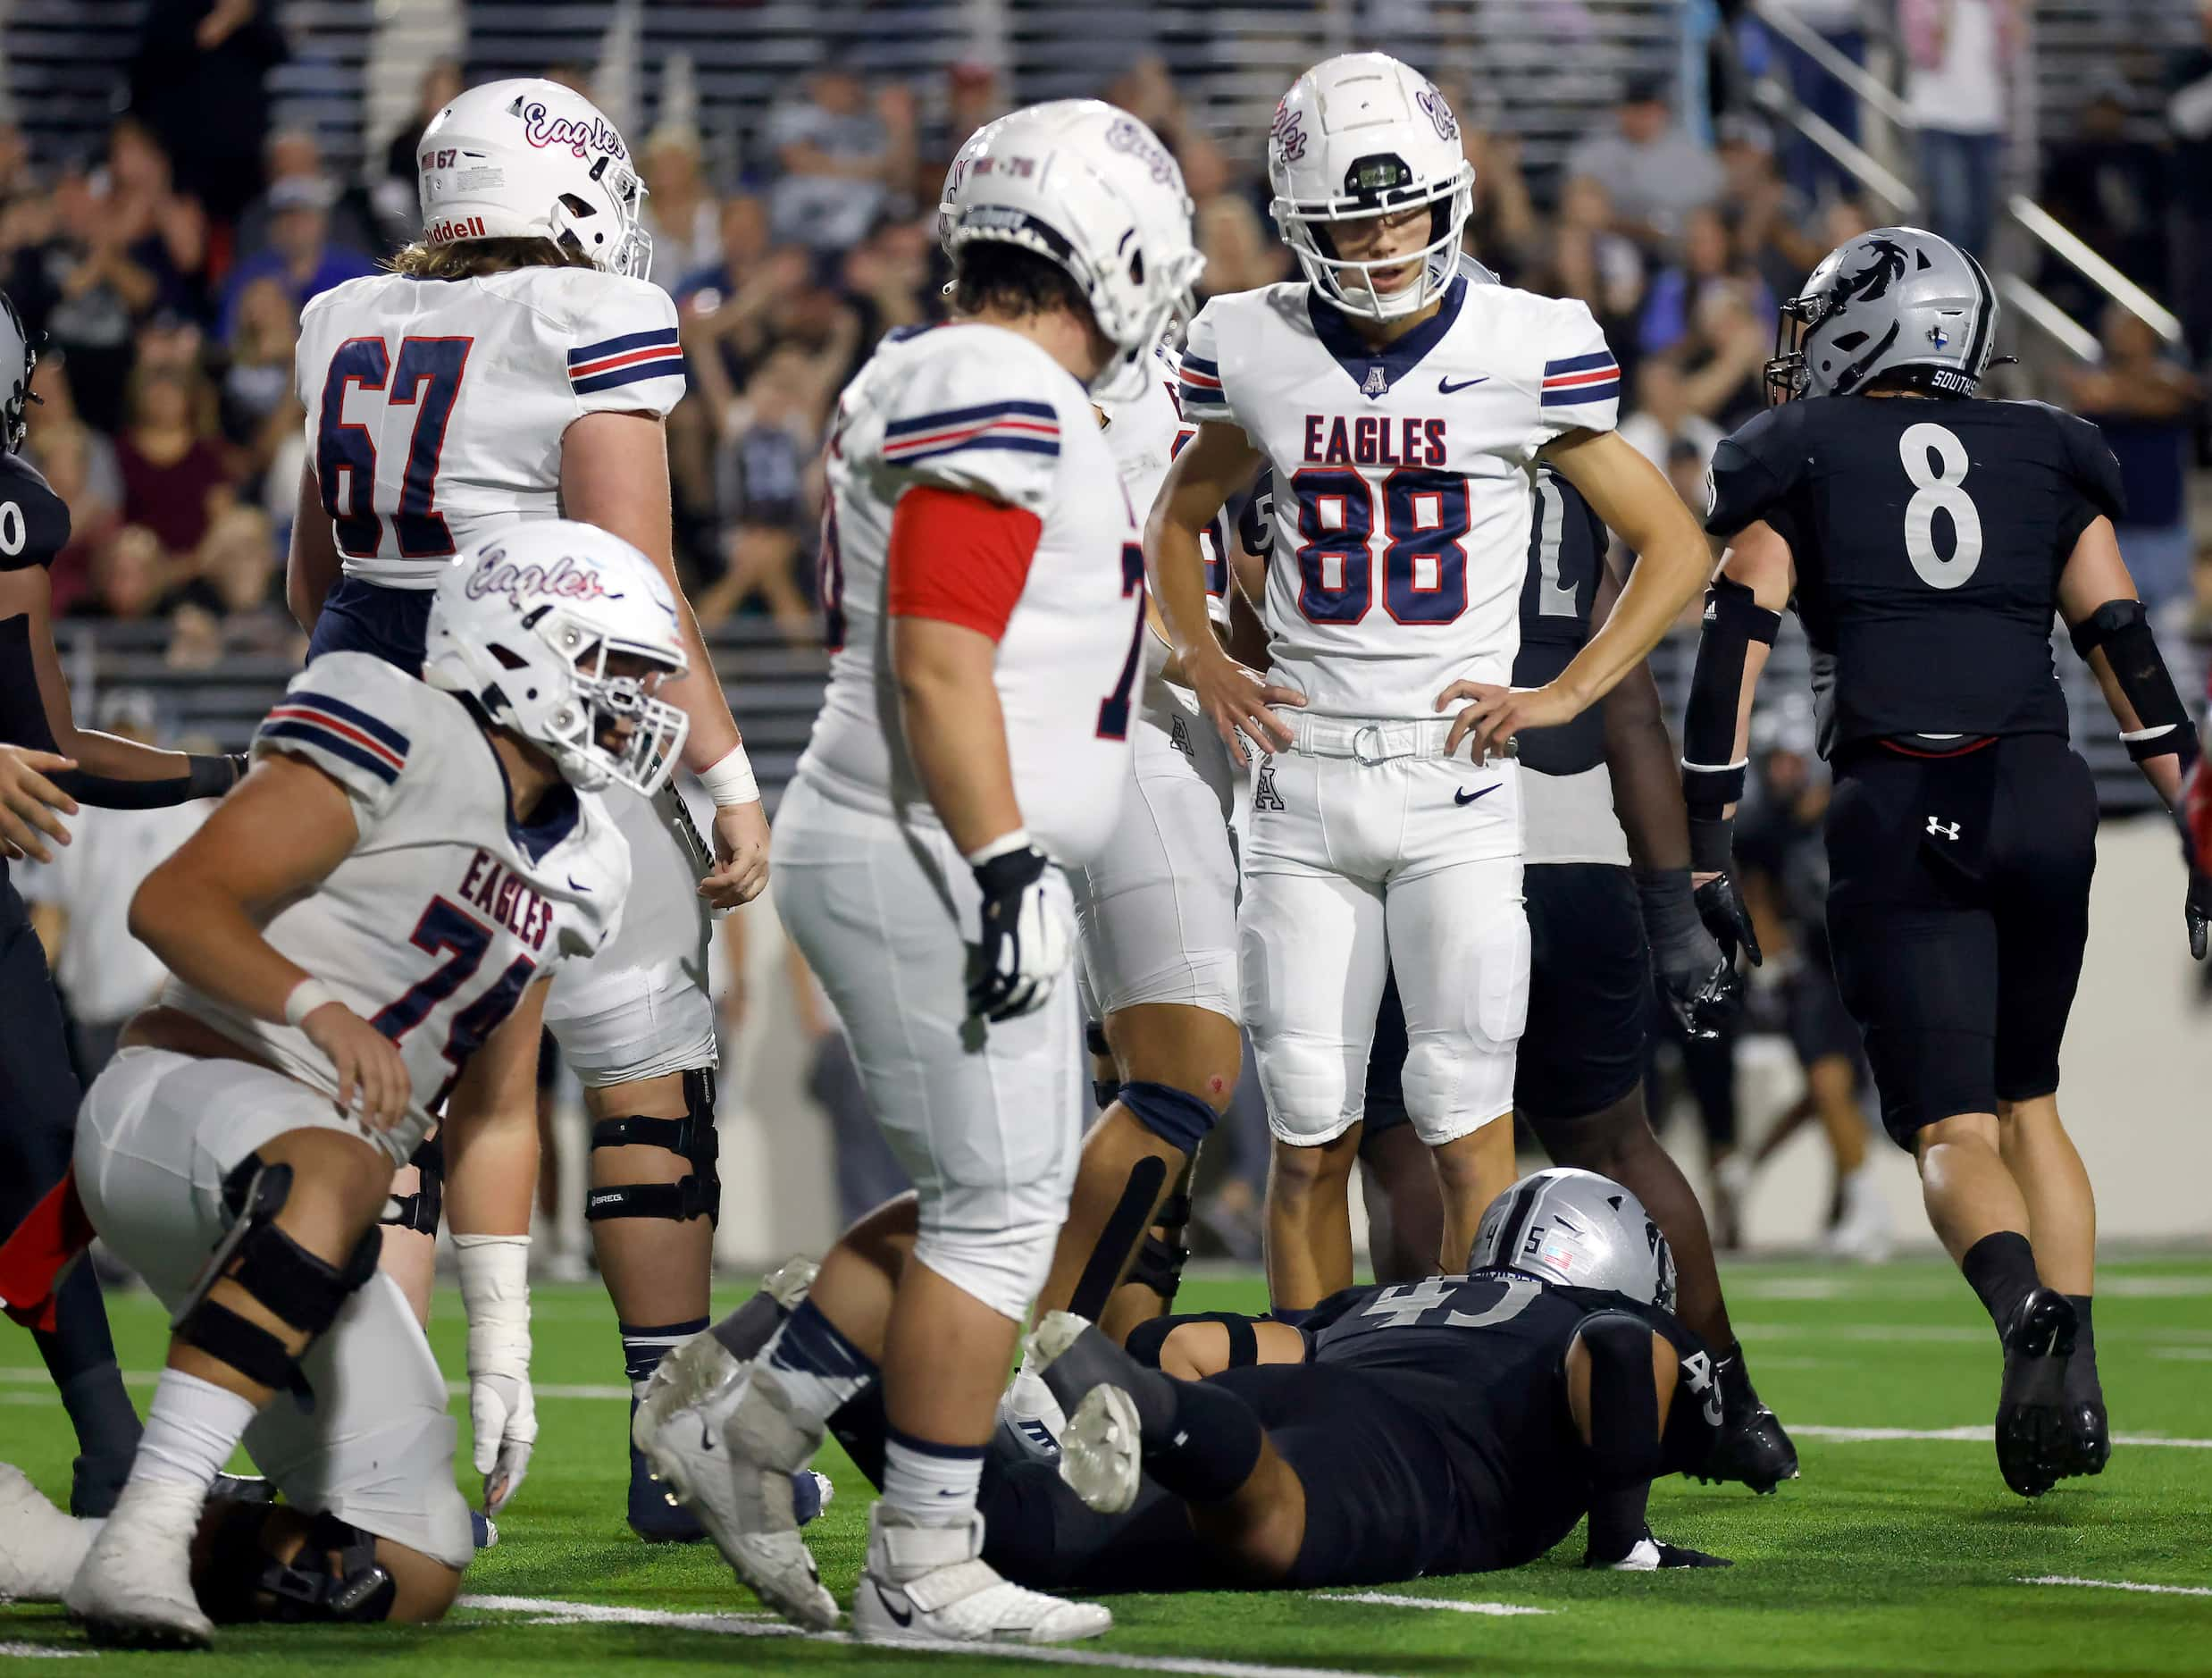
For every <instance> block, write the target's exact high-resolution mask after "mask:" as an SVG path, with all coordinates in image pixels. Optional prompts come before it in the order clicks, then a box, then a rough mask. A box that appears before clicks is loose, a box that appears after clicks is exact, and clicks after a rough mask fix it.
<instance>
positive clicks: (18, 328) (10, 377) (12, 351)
mask: <svg viewBox="0 0 2212 1678" xmlns="http://www.w3.org/2000/svg"><path fill="white" fill-rule="evenodd" d="M37 365H38V346H37V345H36V344H34V343H32V342H31V341H30V334H29V331H25V330H24V326H23V317H22V316H21V315H18V314H17V313H16V312H15V305H14V303H13V301H11V300H10V298H9V297H8V295H7V293H6V292H4V291H0V452H4V453H7V454H11V455H12V454H13V453H14V452H15V451H16V450H17V449H21V447H22V446H23V434H24V433H25V432H28V431H29V429H30V405H31V404H32V403H33V402H36V401H37V400H38V398H37V397H35V396H33V395H32V394H31V393H30V373H31V369H32V368H34V367H36V366H37Z"/></svg>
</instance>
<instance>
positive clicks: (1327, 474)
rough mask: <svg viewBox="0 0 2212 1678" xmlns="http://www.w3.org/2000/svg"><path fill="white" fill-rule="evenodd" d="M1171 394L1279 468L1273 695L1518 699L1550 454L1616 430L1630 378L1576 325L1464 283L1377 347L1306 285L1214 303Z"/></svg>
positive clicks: (1398, 700)
mask: <svg viewBox="0 0 2212 1678" xmlns="http://www.w3.org/2000/svg"><path fill="white" fill-rule="evenodd" d="M1178 388H1179V392H1180V397H1181V401H1182V407H1183V415H1184V417H1185V418H1186V419H1187V420H1191V421H1194V422H1197V423H1200V424H1205V423H1226V424H1233V425H1236V426H1237V427H1238V428H1239V429H1241V430H1242V431H1243V432H1244V435H1245V436H1246V437H1248V438H1250V439H1251V440H1252V442H1253V446H1254V447H1255V448H1257V449H1260V450H1261V452H1262V453H1264V454H1265V455H1266V456H1267V457H1268V458H1269V461H1270V462H1271V463H1272V465H1273V467H1274V472H1275V498H1274V532H1273V551H1272V555H1271V558H1269V565H1268V587H1267V611H1266V618H1267V626H1268V644H1269V660H1270V663H1271V664H1272V666H1273V672H1274V675H1275V676H1276V677H1277V678H1278V680H1282V681H1286V682H1288V683H1289V684H1291V685H1293V686H1295V687H1296V688H1298V689H1299V690H1301V691H1302V692H1303V693H1304V694H1305V695H1306V699H1307V702H1308V709H1310V710H1311V711H1313V712H1314V713H1316V714H1319V715H1323V716H1336V717H1371V718H1378V719H1400V718H1411V717H1422V718H1427V717H1435V716H1436V715H1437V711H1436V698H1437V694H1438V693H1440V692H1443V691H1444V689H1445V688H1446V687H1448V686H1449V685H1450V684H1452V683H1454V682H1456V681H1460V680H1462V679H1463V680H1469V681H1476V682H1492V683H1496V684H1501V685H1503V684H1505V683H1507V682H1508V681H1509V680H1510V679H1511V677H1512V667H1513V656H1514V653H1515V651H1516V650H1518V648H1519V645H1520V633H1521V632H1520V615H1519V608H1520V600H1521V580H1522V577H1523V576H1524V575H1525V574H1526V571H1527V566H1528V556H1529V507H1530V483H1531V480H1530V471H1531V468H1532V466H1533V465H1534V462H1535V459H1536V455H1537V451H1538V449H1541V448H1543V446H1544V445H1545V444H1546V443H1548V442H1550V441H1551V440H1553V439H1554V438H1555V437H1559V436H1561V435H1563V434H1564V433H1566V432H1573V431H1610V430H1612V429H1613V424H1614V421H1615V418H1616V416H1617V414H1618V410H1619V406H1620V395H1621V374H1620V370H1619V368H1618V367H1617V366H1615V365H1614V363H1613V355H1612V353H1611V352H1610V351H1609V350H1607V349H1606V348H1605V336H1604V334H1603V333H1602V332H1600V331H1598V328H1597V323H1596V321H1595V320H1594V319H1592V318H1591V315H1590V312H1589V309H1588V307H1587V306H1585V305H1583V304H1581V303H1579V302H1576V301H1574V300H1572V299H1555V298H1542V297H1538V296H1536V295H1535V294H1534V293H1532V292H1528V291H1518V290H1514V289H1512V288H1511V287H1507V286H1500V285H1487V284H1479V283H1475V282H1473V281H1470V280H1469V279H1468V278H1467V277H1465V276H1464V275H1462V277H1460V278H1459V279H1457V280H1454V281H1453V283H1452V285H1451V287H1450V289H1448V290H1447V291H1446V292H1445V297H1444V299H1443V304H1442V306H1441V307H1440V308H1439V309H1438V311H1437V314H1436V315H1433V316H1432V317H1430V318H1429V320H1427V321H1424V322H1422V323H1420V325H1418V326H1416V327H1415V328H1413V330H1412V331H1410V332H1408V333H1407V334H1405V335H1404V336H1403V337H1402V338H1400V339H1398V340H1396V341H1395V343H1392V344H1390V345H1387V346H1385V347H1381V348H1378V347H1375V346H1372V345H1370V344H1369V343H1367V342H1366V340H1363V339H1362V338H1360V337H1359V336H1358V334H1357V333H1356V332H1354V331H1353V328H1352V325H1351V323H1350V322H1349V320H1348V319H1347V318H1346V317H1345V315H1343V314H1341V313H1340V312H1339V311H1337V310H1336V308H1334V307H1332V306H1330V305H1328V303H1325V302H1323V301H1322V300H1321V299H1320V298H1318V297H1316V296H1315V295H1314V294H1313V291H1312V288H1311V287H1310V286H1307V285H1303V284H1294V285H1277V286H1269V287H1265V288H1263V289H1260V290H1257V291H1244V292H1237V293H1235V294H1232V295H1229V296H1225V297H1218V298H1214V299H1213V300H1212V301H1211V302H1210V303H1208V304H1207V305H1206V306H1205V308H1204V309H1202V311H1200V313H1199V315H1198V318H1197V319H1196V320H1195V321H1194V322H1193V323H1191V329H1190V333H1189V337H1188V340H1187V341H1186V345H1185V348H1184V351H1183V362H1182V373H1181V377H1180V384H1179V387H1178Z"/></svg>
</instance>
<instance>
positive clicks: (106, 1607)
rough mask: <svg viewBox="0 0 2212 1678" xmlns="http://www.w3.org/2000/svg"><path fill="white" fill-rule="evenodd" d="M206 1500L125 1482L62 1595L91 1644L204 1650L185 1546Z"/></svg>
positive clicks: (203, 1620) (204, 1630)
mask: <svg viewBox="0 0 2212 1678" xmlns="http://www.w3.org/2000/svg"><path fill="white" fill-rule="evenodd" d="M205 1500H206V1493H205V1491H204V1490H203V1489H201V1488H199V1487H197V1486H180V1485H177V1484H174V1483H173V1482H172V1481H165V1480H135V1479H134V1480H132V1481H129V1482H127V1483H126V1484H125V1485H124V1487H123V1489H122V1495H121V1497H120V1498H117V1499H116V1500H115V1512H114V1513H113V1514H111V1515H109V1516H108V1517H107V1519H106V1520H105V1521H104V1522H102V1523H100V1531H99V1535H98V1536H97V1537H96V1538H95V1539H94V1540H92V1544H91V1547H90V1548H88V1550H87V1551H86V1552H85V1557H84V1561H83V1563H82V1564H81V1565H80V1566H79V1567H78V1569H77V1573H76V1576H75V1577H74V1578H73V1579H71V1581H70V1582H69V1585H68V1588H67V1589H66V1590H63V1592H62V1606H63V1607H65V1608H67V1609H68V1610H69V1613H70V1617H71V1619H74V1620H80V1621H82V1622H83V1623H84V1627H85V1630H86V1632H88V1633H89V1634H90V1635H91V1638H92V1640H93V1641H94V1642H96V1643H112V1644H120V1645H125V1646H128V1647H132V1648H153V1649H160V1648H172V1649H205V1648H206V1647H207V1646H208V1645H209V1644H210V1643H212V1642H214V1638H215V1628H214V1623H213V1622H211V1621H210V1620H209V1619H208V1617H207V1616H206V1615H205V1614H202V1613H201V1612H200V1605H199V1600H198V1598H196V1597H195V1596H194V1595H193V1594H192V1539H193V1535H194V1534H195V1533H196V1532H197V1531H198V1530H199V1523H200V1510H201V1507H202V1506H203V1505H204V1504H205Z"/></svg>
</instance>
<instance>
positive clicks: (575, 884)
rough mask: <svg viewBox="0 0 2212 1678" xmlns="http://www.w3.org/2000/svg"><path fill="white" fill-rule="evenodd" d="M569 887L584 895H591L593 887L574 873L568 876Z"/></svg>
mask: <svg viewBox="0 0 2212 1678" xmlns="http://www.w3.org/2000/svg"><path fill="white" fill-rule="evenodd" d="M568 889H569V890H570V891H572V892H574V893H575V894H578V895H579V896H582V897H589V896H591V887H590V886H588V885H585V884H584V883H583V882H582V880H579V879H578V878H577V877H575V876H574V875H573V874H572V875H570V876H569V877H568Z"/></svg>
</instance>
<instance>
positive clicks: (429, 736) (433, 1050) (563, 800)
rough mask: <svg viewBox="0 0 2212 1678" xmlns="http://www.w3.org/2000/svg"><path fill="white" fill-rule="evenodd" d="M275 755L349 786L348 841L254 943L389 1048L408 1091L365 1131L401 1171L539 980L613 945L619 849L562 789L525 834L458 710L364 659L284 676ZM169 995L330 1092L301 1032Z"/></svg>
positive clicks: (621, 885)
mask: <svg viewBox="0 0 2212 1678" xmlns="http://www.w3.org/2000/svg"><path fill="white" fill-rule="evenodd" d="M278 753H281V754H283V755H285V756H289V757H294V758H298V759H303V760H305V761H306V762H308V763H311V764H313V765H314V767H315V768H318V769H320V770H322V771H323V773H324V774H325V775H327V776H330V777H331V779H332V780H334V781H336V782H337V783H338V784H339V785H340V786H342V787H343V788H345V790H346V793H347V794H348V797H349V798H350V800H351V801H352V804H353V812H354V822H355V826H356V830H357V833H358V837H357V838H356V842H355V844H354V848H353V850H352V852H350V853H348V855H347V856H346V857H345V858H344V859H343V860H341V861H340V862H339V864H338V866H337V867H336V868H332V869H331V871H330V873H329V874H327V875H325V876H324V877H323V880H322V881H321V883H320V884H318V885H315V886H314V889H313V890H311V891H309V892H307V893H306V894H303V895H301V896H298V897H296V898H294V899H292V900H291V901H290V902H287V903H284V904H282V905H281V906H280V907H279V908H278V909H277V910H276V912H275V913H274V914H273V915H272V916H271V917H270V918H269V919H268V921H267V922H266V924H264V926H263V927H262V935H263V936H264V937H265V938H266V939H267V940H268V941H269V943H270V944H272V945H274V946H275V947H276V948H277V949H278V950H279V951H281V952H282V953H284V954H285V955H287V956H289V957H290V958H291V959H292V960H293V961H297V962H298V963H299V965H300V966H301V967H304V968H306V969H307V971H308V972H309V973H311V974H313V975H314V977H316V978H319V979H321V980H322V981H323V983H324V984H325V985H327V986H330V987H331V990H332V991H334V992H336V993H337V995H338V999H339V1001H340V1002H342V1003H345V1004H346V1006H347V1007H348V1008H350V1009H352V1010H353V1011H354V1012H356V1013H357V1014H359V1015H360V1016H361V1017H362V1018H363V1019H365V1020H367V1021H368V1022H369V1023H370V1024H371V1025H373V1026H374V1027H375V1028H377V1029H378V1030H379V1031H381V1032H382V1033H383V1034H384V1035H385V1036H387V1037H390V1039H391V1040H392V1041H393V1042H394V1043H396V1044H398V1046H399V1050H400V1053H401V1054H402V1055H403V1056H405V1058H406V1066H407V1077H408V1081H409V1083H410V1085H411V1086H412V1088H413V1092H414V1098H413V1100H412V1101H411V1102H410V1103H408V1107H407V1113H406V1120H404V1121H403V1122H402V1123H401V1124H399V1125H398V1127H396V1128H393V1129H391V1130H387V1131H381V1132H377V1133H375V1134H374V1135H373V1136H372V1137H370V1139H371V1140H372V1141H373V1142H375V1143H376V1144H377V1145H379V1146H380V1147H381V1148H383V1149H384V1150H385V1151H386V1152H387V1153H388V1154H390V1155H391V1157H392V1163H393V1164H394V1165H395V1166H397V1165H400V1164H404V1163H405V1162H406V1160H407V1158H408V1156H409V1155H410V1154H413V1153H414V1152H415V1146H416V1145H417V1144H419V1143H420V1142H421V1141H422V1139H423V1135H424V1134H425V1133H426V1132H427V1131H428V1130H429V1128H430V1127H431V1125H432V1123H433V1122H434V1121H435V1120H436V1118H437V1114H438V1111H439V1109H440V1107H441V1106H443V1105H444V1103H445V1099H446V1095H447V1093H448V1091H450V1090H451V1089H452V1087H453V1086H454V1084H455V1082H456V1081H457V1079H458V1078H460V1076H461V1072H462V1070H463V1069H464V1068H465V1067H466V1065H467V1064H468V1060H469V1057H470V1056H471V1055H472V1054H473V1053H475V1052H476V1050H477V1049H478V1048H479V1047H480V1046H481V1045H482V1044H483V1042H484V1040H485V1039H486V1038H487V1037H489V1036H490V1035H491V1034H492V1033H493V1032H494V1031H495V1030H497V1029H498V1028H499V1025H500V1023H501V1022H502V1021H503V1020H505V1019H507V1015H508V1014H510V1013H512V1012H513V1011H514V1010H515V1004H516V1003H519V1002H520V1001H521V1000H522V998H523V994H524V992H525V991H526V990H528V989H529V987H530V986H531V984H532V981H533V980H535V979H537V978H540V977H543V976H545V975H546V974H548V973H549V972H551V971H552V970H553V969H555V968H556V967H557V965H559V964H560V963H561V962H563V961H581V960H584V959H587V958H589V957H590V956H591V954H592V953H593V952H595V951H597V950H598V949H599V947H600V946H601V945H602V944H604V943H605V942H606V941H607V939H608V938H610V937H612V936H613V935H614V932H615V928H616V923H617V921H618V919H619V918H620V914H621V905H622V900H623V897H624V894H626V893H627V892H628V890H629V886H630V851H629V846H628V845H627V844H626V843H624V839H623V836H622V835H621V834H620V833H619V832H617V831H616V827H615V824H614V820H613V818H611V817H610V816H609V815H608V814H607V809H606V806H605V805H603V804H602V803H601V802H600V801H599V796H598V795H597V794H596V793H579V792H576V791H575V790H574V789H573V788H570V787H566V786H556V787H555V788H554V789H553V790H552V792H551V793H549V794H548V795H547V797H546V798H545V800H544V801H543V802H542V804H541V805H540V810H539V813H538V816H537V818H536V820H535V821H534V823H533V824H532V826H528V827H524V826H521V825H519V824H518V823H516V822H515V821H513V820H512V819H510V814H509V812H510V810H511V808H512V806H511V804H510V802H509V798H508V793H507V774H506V771H505V769H504V768H502V767H501V766H500V763H499V759H498V758H497V757H496V756H495V755H494V753H493V751H492V750H491V743H490V740H489V739H487V738H486V737H485V734H484V731H483V729H482V727H481V726H478V724H477V722H476V720H475V718H474V717H473V715H472V714H471V713H470V711H469V710H468V709H467V707H466V706H465V705H464V704H463V703H462V701H460V700H458V699H457V698H455V697H454V696H453V695H452V694H450V693H447V692H440V690H439V689H436V688H433V687H431V686H428V685H427V684H423V683H421V682H418V681H416V680H415V678H414V677H412V676H410V675H405V674H404V673H402V672H401V671H399V670H397V669H395V668H393V667H391V666H390V665H389V664H386V663H385V662H384V661H383V660H382V659H377V658H373V657H371V656H370V655H369V654H367V653H359V652H333V653H326V654H324V655H323V657H322V658H319V659H316V660H315V661H314V663H312V664H310V665H309V666H308V667H306V669H305V670H304V671H302V672H301V673H300V674H299V675H297V676H295V677H293V678H292V682H291V685H290V686H289V688H288V689H287V690H286V692H285V694H284V697H283V698H282V699H281V700H280V701H278V702H277V704H276V705H275V707H274V708H273V709H271V711H270V712H269V715H268V716H267V717H266V718H264V721H263V722H262V725H261V727H260V729H259V731H258V732H256V734H255V736H254V757H255V759H256V760H259V759H264V758H267V757H269V756H272V754H278ZM162 1000H163V1002H164V1003H168V1004H169V1005H170V1006H172V1007H174V1008H178V1009H180V1010H182V1011H185V1012H187V1013H189V1014H192V1015H194V1016H195V1017H196V1018H197V1019H201V1020H203V1021H205V1023H206V1024H207V1025H209V1026H211V1027H213V1028H214V1029H215V1030H217V1031H219V1032H221V1033H222V1035H223V1036H227V1037H229V1038H230V1039H231V1040H232V1041H233V1042H235V1043H237V1044H239V1045H241V1046H242V1047H244V1048H246V1049H247V1050H249V1051H250V1052H251V1053H254V1054H255V1055H256V1056H257V1057H259V1058H260V1059H262V1060H264V1061H267V1062H269V1063H270V1064H271V1065H272V1066H274V1067H276V1068H278V1069H279V1070H282V1071H284V1072H288V1073H289V1074H290V1075H291V1076H292V1077H294V1078H298V1079H299V1080H300V1081H301V1082H303V1083H305V1084H308V1085H311V1086H313V1087H314V1088H316V1089H319V1090H323V1091H324V1092H325V1093H327V1094H331V1095H335V1094H336V1092H337V1089H338V1080H337V1078H336V1076H335V1072H334V1069H333V1068H332V1066H331V1061H330V1059H329V1057H328V1056H327V1055H325V1054H324V1053H323V1051H322V1050H320V1049H318V1048H317V1047H315V1045H314V1043H313V1042H312V1041H311V1040H310V1039H309V1038H308V1036H307V1034H306V1032H304V1031H300V1030H298V1029H297V1028H293V1027H290V1026H287V1025H281V1024H276V1023H272V1022H271V1021H269V1020H265V1019H256V1018H254V1017H252V1016H250V1015H246V1014H241V1013H237V1012H234V1011H231V1010H230V1009H229V1008H227V1007H225V1006H224V1005H223V1004H222V1003H218V1002H217V1001H216V1000H215V999H214V997H212V996H209V995H207V994H205V993H204V992H202V991H199V990H196V989H195V988H193V987H192V986H189V985H187V984H186V983H184V982H183V981H182V980H180V979H175V978H172V979H171V980H170V981H169V984H168V986H167V987H166V988H165V989H164V991H163V997H162Z"/></svg>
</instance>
